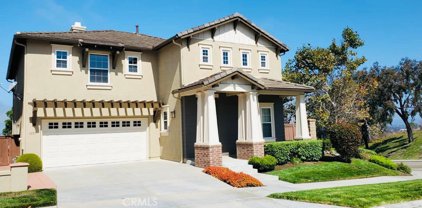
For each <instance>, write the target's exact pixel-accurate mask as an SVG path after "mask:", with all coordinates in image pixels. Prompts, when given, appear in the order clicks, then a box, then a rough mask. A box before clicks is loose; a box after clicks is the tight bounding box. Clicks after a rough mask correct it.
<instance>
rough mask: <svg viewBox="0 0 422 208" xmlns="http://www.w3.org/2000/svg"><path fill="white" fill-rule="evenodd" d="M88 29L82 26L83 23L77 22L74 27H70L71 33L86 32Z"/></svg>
mask: <svg viewBox="0 0 422 208" xmlns="http://www.w3.org/2000/svg"><path fill="white" fill-rule="evenodd" d="M85 30H86V27H85V26H82V24H81V22H75V23H73V25H72V27H70V31H71V32H80V31H85Z"/></svg>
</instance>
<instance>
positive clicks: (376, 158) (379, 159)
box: [369, 155, 397, 170]
mask: <svg viewBox="0 0 422 208" xmlns="http://www.w3.org/2000/svg"><path fill="white" fill-rule="evenodd" d="M369 162H372V163H375V164H378V165H381V166H383V167H385V168H388V169H392V170H397V164H396V163H394V162H393V161H391V160H390V159H388V158H386V157H383V156H381V155H371V157H370V158H369Z"/></svg>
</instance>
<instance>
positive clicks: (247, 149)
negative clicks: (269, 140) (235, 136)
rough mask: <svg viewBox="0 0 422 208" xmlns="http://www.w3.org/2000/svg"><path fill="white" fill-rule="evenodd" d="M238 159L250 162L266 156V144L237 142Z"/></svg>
mask: <svg viewBox="0 0 422 208" xmlns="http://www.w3.org/2000/svg"><path fill="white" fill-rule="evenodd" d="M236 150H237V159H243V160H249V158H251V157H252V156H258V157H262V156H264V142H250V141H236Z"/></svg>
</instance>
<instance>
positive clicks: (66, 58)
mask: <svg viewBox="0 0 422 208" xmlns="http://www.w3.org/2000/svg"><path fill="white" fill-rule="evenodd" d="M51 59H52V62H51V63H52V64H51V73H52V74H54V75H72V74H73V70H72V46H71V45H58V44H51Z"/></svg>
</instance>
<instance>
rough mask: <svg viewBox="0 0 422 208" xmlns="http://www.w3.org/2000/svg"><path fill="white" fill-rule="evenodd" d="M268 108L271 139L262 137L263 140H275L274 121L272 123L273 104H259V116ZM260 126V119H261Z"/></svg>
mask: <svg viewBox="0 0 422 208" xmlns="http://www.w3.org/2000/svg"><path fill="white" fill-rule="evenodd" d="M263 108H269V109H270V113H271V137H264V139H265V140H269V141H272V140H275V121H274V103H259V116H261V115H262V109H263ZM261 125H262V118H261Z"/></svg>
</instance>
